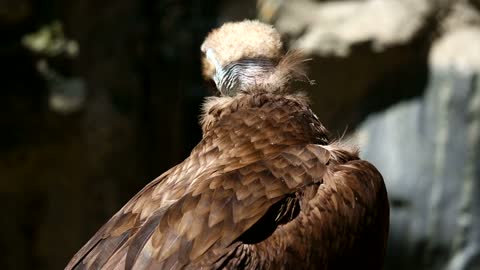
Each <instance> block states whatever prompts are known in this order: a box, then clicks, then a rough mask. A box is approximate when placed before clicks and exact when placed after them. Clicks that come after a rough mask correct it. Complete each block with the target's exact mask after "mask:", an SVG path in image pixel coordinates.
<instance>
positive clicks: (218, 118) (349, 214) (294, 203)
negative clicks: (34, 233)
mask: <svg viewBox="0 0 480 270" xmlns="http://www.w3.org/2000/svg"><path fill="white" fill-rule="evenodd" d="M204 112H205V113H204V116H203V118H202V128H203V131H204V134H203V138H202V140H201V142H200V143H199V144H198V145H197V146H196V147H195V148H194V149H193V150H192V152H191V155H190V156H189V157H188V158H187V159H186V160H184V161H183V162H182V163H180V164H179V165H177V166H175V167H173V168H172V169H170V170H169V171H167V172H165V173H164V174H163V175H161V176H159V177H158V178H157V179H155V180H154V181H152V182H151V183H150V184H148V185H147V186H146V187H145V188H144V189H143V190H141V191H140V192H139V193H138V194H137V195H135V196H134V197H133V198H132V199H131V200H130V201H129V202H128V203H127V204H126V205H125V206H124V207H123V208H122V209H121V210H120V211H119V212H118V213H117V214H116V215H115V216H113V217H112V218H111V219H110V220H109V221H108V222H107V223H106V224H105V225H104V226H103V227H102V228H101V229H100V230H99V231H98V232H97V233H96V234H95V235H94V236H93V238H92V239H91V240H90V241H89V242H87V244H86V245H85V246H84V247H83V248H82V249H81V250H80V251H79V252H78V253H77V254H76V255H75V256H74V257H73V258H72V260H71V261H70V263H69V264H68V265H67V267H66V269H292V268H304V269H343V268H342V267H344V266H347V264H348V262H347V261H346V259H359V258H360V255H361V256H363V257H362V260H361V261H357V262H356V264H355V265H356V266H365V267H370V268H365V269H380V267H381V264H382V257H383V253H384V249H385V242H386V237H387V232H388V201H387V199H386V191H385V187H384V184H383V180H382V177H381V175H380V174H379V173H378V171H376V169H375V168H374V167H373V166H372V165H370V164H369V163H367V162H366V161H361V160H359V159H358V156H357V154H356V152H355V151H348V150H345V149H343V148H341V147H340V146H338V145H335V144H330V140H329V138H328V136H327V132H326V130H325V128H324V127H323V126H322V125H321V124H320V122H319V120H318V119H317V117H316V116H315V115H314V114H313V112H312V111H311V110H310V108H309V106H308V102H307V101H306V99H305V98H304V97H302V96H298V95H284V94H276V93H272V92H268V91H257V92H255V93H241V94H238V95H236V96H235V97H219V98H213V99H210V100H209V101H207V104H206V105H205V107H204ZM367 251H368V252H367ZM369 252H370V253H369ZM339 267H340V268H339ZM362 269H364V268H362Z"/></svg>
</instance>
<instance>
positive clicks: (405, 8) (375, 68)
mask: <svg viewBox="0 0 480 270" xmlns="http://www.w3.org/2000/svg"><path fill="white" fill-rule="evenodd" d="M259 2H260V3H261V7H264V8H265V7H274V4H273V3H277V4H278V3H282V2H281V1H268V0H266V1H259ZM267 3H268V4H267ZM474 4H475V3H474V1H472V3H470V2H468V1H454V2H449V1H426V0H423V1H409V0H403V1H389V0H386V1H378V0H368V1H327V2H325V1H288V2H285V3H284V4H278V5H279V6H276V7H275V8H272V9H274V10H275V12H276V13H275V16H264V17H265V18H266V19H268V18H272V20H273V21H274V22H275V24H276V25H277V26H278V27H279V28H280V29H281V30H282V31H283V32H284V33H286V34H288V35H289V36H290V37H291V46H292V47H294V48H300V49H303V50H304V51H306V52H307V53H308V54H309V55H311V56H312V57H313V58H314V61H313V64H312V65H313V70H312V71H313V72H311V73H310V74H311V79H313V80H317V81H318V82H319V85H318V88H319V90H318V91H319V93H315V94H313V101H314V103H315V104H316V111H317V113H318V114H319V117H320V118H321V119H322V118H323V120H324V122H326V124H327V126H330V127H331V126H333V127H334V128H336V129H337V132H338V134H341V131H342V126H343V127H345V125H347V124H348V123H353V128H351V129H350V130H349V131H350V132H348V134H350V135H347V136H348V137H350V138H351V139H352V141H353V143H355V144H358V145H359V146H360V147H361V149H362V156H363V158H365V159H367V160H370V161H372V162H373V163H374V164H375V165H376V166H377V167H378V168H379V169H380V171H381V172H382V173H383V175H384V177H385V180H386V183H387V189H388V191H389V196H390V200H391V207H392V210H391V231H390V232H391V234H390V242H389V250H388V253H387V262H386V269H452V270H453V269H459V270H464V269H479V268H478V267H479V266H480V45H479V44H480V24H479V19H480V16H478V14H479V13H478V10H476V9H475V7H474ZM477 8H478V6H477ZM260 15H262V13H260ZM433 33H436V34H435V35H434V34H433ZM438 34H440V35H438ZM342 71H343V73H342ZM332 73H334V74H332ZM324 78H327V79H324ZM346 81H347V82H346ZM348 82H350V83H348ZM322 89H326V90H325V91H322ZM332 90H333V91H332ZM313 91H315V90H313ZM328 92H333V93H334V95H332V94H331V93H328ZM389 96H390V97H389ZM332 105H333V106H332Z"/></svg>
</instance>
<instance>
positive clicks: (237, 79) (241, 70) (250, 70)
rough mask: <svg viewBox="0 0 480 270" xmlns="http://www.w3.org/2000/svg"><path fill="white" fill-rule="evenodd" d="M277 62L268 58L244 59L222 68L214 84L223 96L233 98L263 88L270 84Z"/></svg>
mask: <svg viewBox="0 0 480 270" xmlns="http://www.w3.org/2000/svg"><path fill="white" fill-rule="evenodd" d="M276 66H277V61H275V60H273V59H268V58H245V59H240V60H238V61H235V62H233V63H230V64H228V65H227V66H225V67H223V68H222V70H220V71H219V72H217V74H216V75H215V76H216V77H215V78H214V79H215V82H216V84H217V87H218V89H219V90H220V92H221V93H222V94H223V95H225V96H235V95H236V94H237V93H239V92H246V91H249V90H252V89H255V88H265V87H268V86H269V85H268V84H270V83H271V80H270V77H271V76H272V74H274V72H275V68H276Z"/></svg>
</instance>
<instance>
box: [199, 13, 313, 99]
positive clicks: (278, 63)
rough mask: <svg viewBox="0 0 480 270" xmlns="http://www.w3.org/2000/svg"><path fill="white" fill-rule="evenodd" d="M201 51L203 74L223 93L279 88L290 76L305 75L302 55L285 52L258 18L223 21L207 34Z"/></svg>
mask: <svg viewBox="0 0 480 270" xmlns="http://www.w3.org/2000/svg"><path fill="white" fill-rule="evenodd" d="M201 51H202V63H203V75H204V77H205V78H206V79H207V80H210V79H211V80H213V81H214V82H215V85H216V86H217V89H218V90H219V92H220V94H221V95H223V96H234V95H236V94H237V93H239V92H242V91H243V92H245V91H249V90H253V89H255V88H263V89H266V90H268V89H277V88H278V89H280V88H283V87H284V86H285V85H286V82H287V81H289V80H290V79H291V78H293V77H301V76H305V74H304V73H303V69H302V68H301V66H302V65H301V64H302V63H303V58H301V57H299V56H300V55H299V54H297V53H288V54H285V53H284V49H283V44H282V40H281V36H280V34H279V33H278V32H277V31H276V30H275V29H274V28H273V27H272V26H271V25H267V24H264V23H261V22H259V21H251V20H245V21H241V22H232V23H225V24H224V25H222V26H221V27H220V28H217V29H214V30H213V31H212V32H210V34H208V36H207V38H206V39H205V41H204V42H203V44H202V46H201ZM298 74H301V76H297V75H298Z"/></svg>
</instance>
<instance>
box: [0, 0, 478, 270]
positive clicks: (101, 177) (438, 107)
mask: <svg viewBox="0 0 480 270" xmlns="http://www.w3.org/2000/svg"><path fill="white" fill-rule="evenodd" d="M244 18H252V19H253V18H257V19H260V20H262V21H264V22H268V23H271V24H273V25H275V26H276V27H277V29H278V30H279V31H280V32H281V33H282V34H283V35H284V36H285V40H286V43H287V44H288V47H289V48H292V49H301V50H303V51H304V52H305V53H306V54H307V55H308V57H310V58H311V59H312V60H311V61H310V62H309V67H310V69H309V74H310V75H309V77H310V79H312V80H314V81H315V82H316V84H315V85H313V86H310V85H306V84H305V85H301V84H300V85H299V86H298V87H300V89H303V90H304V91H306V92H308V94H309V96H311V99H312V103H313V108H314V110H315V112H316V113H317V115H318V116H319V118H320V120H321V121H322V122H323V123H324V125H325V126H326V127H327V128H328V129H330V130H331V132H332V134H333V135H334V136H336V137H341V136H343V137H344V139H345V140H346V141H347V142H349V143H352V144H355V145H358V146H359V147H360V149H361V153H362V158H364V159H366V160H369V161H371V162H372V163H373V164H375V165H376V166H377V167H378V168H379V170H380V171H381V172H382V174H383V175H384V178H385V182H386V184H387V189H388V192H389V196H390V203H391V208H392V210H391V229H390V242H389V249H388V254H387V262H386V269H452V270H456V269H459V270H464V269H478V267H479V265H480V199H479V198H480V196H479V195H480V79H479V78H480V77H479V76H480V2H479V1H477V0H457V1H443V0H358V1H356V0H353V1H320V0H316V1H315V0H298V1H279V0H257V1H255V0H249V1H234V0H229V1H215V0H207V1H200V0H183V1H182V0H117V1H111V0H107V1H93V0H70V1H58V0H44V1H33V0H4V1H0V34H1V37H2V41H1V42H0V61H1V65H0V85H1V90H0V108H1V111H2V113H1V114H0V131H1V132H0V204H1V205H2V216H1V218H0V228H1V233H0V250H2V252H1V253H0V254H1V255H0V260H1V261H2V266H3V269H19V270H22V269H39V270H42V269H62V268H63V267H64V266H65V265H66V263H67V262H68V260H69V259H70V258H71V256H73V254H74V253H75V252H76V251H77V250H78V249H79V248H80V247H81V246H82V245H83V244H84V243H85V242H86V241H87V240H88V239H89V238H90V237H91V236H92V235H93V233H94V232H95V231H97V230H98V228H99V227H100V226H101V225H102V224H103V223H105V222H106V221H107V220H108V218H110V217H111V216H112V215H113V214H114V213H115V212H116V211H117V210H118V209H119V208H120V207H121V206H122V205H124V204H125V203H126V202H127V201H128V199H129V198H131V197H132V196H133V195H134V194H136V193H137V192H138V191H139V190H140V189H141V188H142V187H143V186H144V185H146V184H147V183H148V182H150V181H151V180H152V179H154V178H155V177H156V176H158V175H160V174H161V173H162V172H164V171H165V170H167V169H168V168H170V167H171V166H173V165H175V164H176V163H178V162H180V161H181V160H183V159H184V158H185V157H186V156H188V154H189V152H190V150H191V149H192V148H193V147H194V146H195V145H196V144H197V142H198V141H199V140H200V138H201V130H200V127H199V125H198V114H199V112H200V107H201V103H202V100H203V98H204V97H205V96H207V95H210V94H211V93H212V92H213V91H212V85H211V84H210V83H208V82H205V81H204V80H203V78H202V76H201V71H200V44H201V43H202V41H203V39H204V37H205V35H206V34H207V33H208V31H210V30H211V29H212V28H214V27H216V26H219V25H220V24H222V23H223V22H225V21H231V20H241V19H244Z"/></svg>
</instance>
